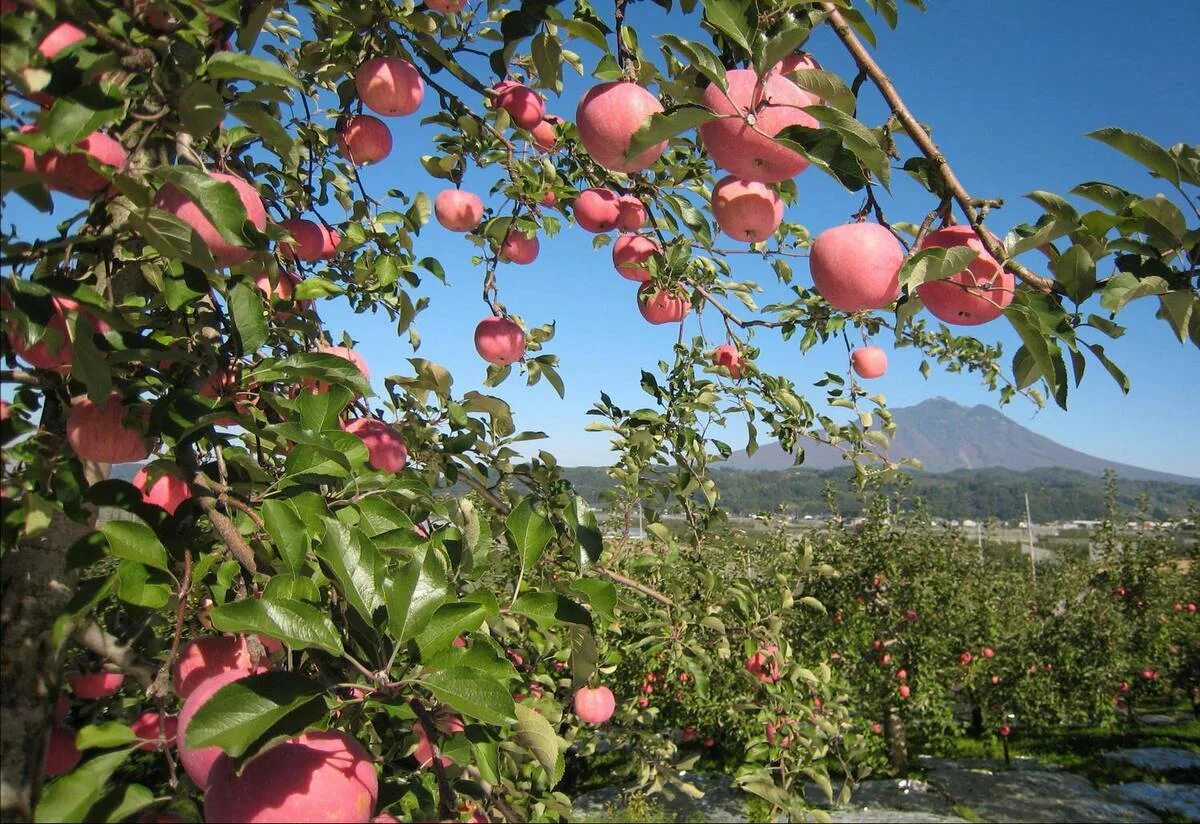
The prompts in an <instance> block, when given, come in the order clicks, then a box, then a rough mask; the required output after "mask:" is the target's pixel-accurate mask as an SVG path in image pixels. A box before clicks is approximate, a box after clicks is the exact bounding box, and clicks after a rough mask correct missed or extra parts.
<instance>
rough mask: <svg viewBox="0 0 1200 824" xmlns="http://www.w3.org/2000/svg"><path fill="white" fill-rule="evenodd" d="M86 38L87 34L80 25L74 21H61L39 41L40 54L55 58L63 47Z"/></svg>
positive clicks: (51, 58) (49, 58)
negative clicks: (73, 22)
mask: <svg viewBox="0 0 1200 824" xmlns="http://www.w3.org/2000/svg"><path fill="white" fill-rule="evenodd" d="M86 39H87V35H86V34H85V33H84V32H83V30H82V29H81V28H79V27H78V26H76V25H74V24H72V23H59V24H58V25H57V26H55V27H54V28H52V29H51V30H50V33H49V34H47V35H46V36H45V37H43V38H42V42H41V43H38V47H37V50H38V54H40V55H41V56H42V57H44V58H46V59H47V60H53V59H54V58H55V57H57V56H58V53H59V52H61V51H62V50H63V49H65V48H67V47H68V46H74V45H75V44H76V43H78V42H80V41H81V40H86Z"/></svg>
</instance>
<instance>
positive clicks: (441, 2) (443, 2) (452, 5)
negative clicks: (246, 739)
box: [392, 0, 466, 821]
mask: <svg viewBox="0 0 1200 824" xmlns="http://www.w3.org/2000/svg"><path fill="white" fill-rule="evenodd" d="M425 5H426V6H428V7H429V8H431V9H433V10H434V11H438V12H441V13H442V14H457V13H458V12H460V11H462V10H463V6H465V5H466V0H425ZM392 820H393V821H394V820H395V819H392Z"/></svg>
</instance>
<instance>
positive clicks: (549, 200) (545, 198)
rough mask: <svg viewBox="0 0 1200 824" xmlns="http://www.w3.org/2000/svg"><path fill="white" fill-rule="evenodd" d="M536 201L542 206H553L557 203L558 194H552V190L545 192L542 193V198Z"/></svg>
mask: <svg viewBox="0 0 1200 824" xmlns="http://www.w3.org/2000/svg"><path fill="white" fill-rule="evenodd" d="M538 203H540V204H542V205H543V206H553V205H554V204H556V203H558V195H556V194H554V192H546V194H544V195H542V199H541V200H539V201H538Z"/></svg>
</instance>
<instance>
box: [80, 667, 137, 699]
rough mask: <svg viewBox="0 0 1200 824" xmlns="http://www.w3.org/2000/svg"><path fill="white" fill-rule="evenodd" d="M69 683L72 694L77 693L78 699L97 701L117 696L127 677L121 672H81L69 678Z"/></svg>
mask: <svg viewBox="0 0 1200 824" xmlns="http://www.w3.org/2000/svg"><path fill="white" fill-rule="evenodd" d="M67 683H69V684H70V685H71V692H73V693H75V697H76V698H82V699H83V700H85V701H95V700H97V699H100V698H108V697H109V696H110V695H116V693H117V690H119V689H121V684H123V683H125V675H124V673H120V672H79V673H75V674H74V675H69V676H67Z"/></svg>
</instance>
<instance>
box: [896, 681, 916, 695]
mask: <svg viewBox="0 0 1200 824" xmlns="http://www.w3.org/2000/svg"><path fill="white" fill-rule="evenodd" d="M896 692H898V693H899V694H900V697H901V698H908V696H910V695H912V688H911V687H909V686H908V684H901V685H900V686H898V687H896Z"/></svg>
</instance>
